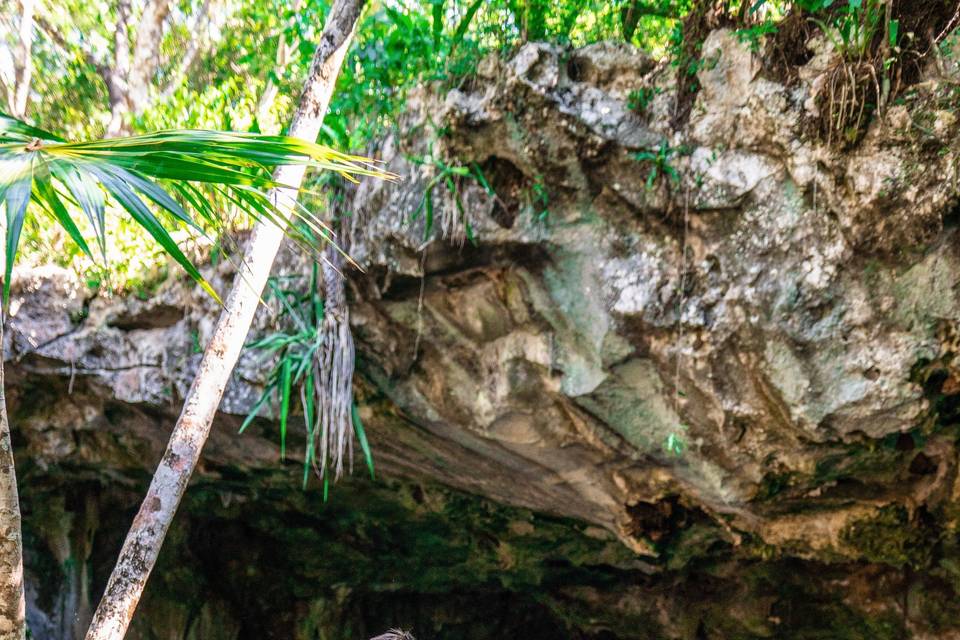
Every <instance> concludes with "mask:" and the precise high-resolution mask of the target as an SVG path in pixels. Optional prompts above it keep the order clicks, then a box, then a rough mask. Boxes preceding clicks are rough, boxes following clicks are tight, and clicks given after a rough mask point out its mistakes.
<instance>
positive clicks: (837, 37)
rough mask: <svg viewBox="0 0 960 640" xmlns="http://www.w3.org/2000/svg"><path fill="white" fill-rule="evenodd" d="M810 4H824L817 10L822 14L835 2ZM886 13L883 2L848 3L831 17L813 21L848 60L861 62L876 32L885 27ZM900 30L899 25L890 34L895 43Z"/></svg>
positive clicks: (857, 0)
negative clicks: (897, 31)
mask: <svg viewBox="0 0 960 640" xmlns="http://www.w3.org/2000/svg"><path fill="white" fill-rule="evenodd" d="M810 4H811V5H822V6H821V7H820V9H817V10H816V11H822V10H824V9H826V8H828V7H830V6H831V5H832V4H833V3H832V2H829V1H828V0H826V1H821V2H817V3H810ZM883 13H884V3H883V1H882V0H848V1H847V4H846V5H842V6H841V8H840V9H839V10H837V11H834V12H832V13H831V15H830V16H828V17H826V18H824V19H820V18H811V19H812V20H813V21H814V22H815V23H816V24H817V25H818V26H819V27H820V29H821V30H822V31H823V33H824V35H826V36H827V37H828V38H829V39H830V41H831V42H832V43H833V45H834V46H835V47H836V48H837V50H838V51H840V52H841V53H842V54H843V55H844V56H845V57H847V58H850V59H862V58H863V57H865V56H866V55H867V53H868V52H869V51H870V45H871V43H872V42H873V40H874V36H875V35H876V33H877V29H878V28H880V27H881V26H882V24H883V17H884V16H883ZM898 28H899V24H898V25H897V27H894V29H893V31H891V35H893V36H894V40H896V36H895V33H896V30H898Z"/></svg>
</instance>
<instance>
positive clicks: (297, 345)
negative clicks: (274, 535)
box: [240, 265, 374, 499]
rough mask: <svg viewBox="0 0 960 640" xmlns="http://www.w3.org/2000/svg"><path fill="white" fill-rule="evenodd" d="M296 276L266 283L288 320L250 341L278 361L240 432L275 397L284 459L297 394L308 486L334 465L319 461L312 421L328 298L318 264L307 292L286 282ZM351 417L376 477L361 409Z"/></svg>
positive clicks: (325, 482) (325, 484)
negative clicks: (322, 292) (318, 472)
mask: <svg viewBox="0 0 960 640" xmlns="http://www.w3.org/2000/svg"><path fill="white" fill-rule="evenodd" d="M295 279H299V278H297V277H288V278H270V280H269V281H268V283H267V287H268V293H267V295H266V299H267V300H268V301H269V300H273V301H276V302H277V303H278V304H279V305H280V313H279V316H278V320H279V321H280V322H281V323H285V324H286V325H287V328H286V329H282V330H278V331H275V332H273V333H270V334H267V335H265V336H263V337H262V338H259V339H257V340H254V341H252V342H250V343H248V344H247V348H249V349H257V350H259V351H261V352H262V354H263V357H264V358H267V357H270V358H275V359H276V364H275V365H274V367H273V369H272V370H271V371H270V374H269V375H268V376H267V380H266V384H265V386H264V390H263V393H262V394H261V395H260V398H259V399H258V400H257V402H256V403H254V405H253V408H252V409H251V410H250V413H249V414H248V415H247V417H246V419H245V420H244V421H243V424H242V425H241V427H240V433H243V432H244V431H245V430H246V428H247V427H248V426H250V423H252V422H253V420H254V418H256V417H257V415H258V414H259V413H260V410H261V408H263V406H264V405H265V404H267V403H268V402H269V401H270V399H271V398H274V400H275V402H276V403H277V406H278V420H279V425H280V459H281V460H283V459H285V458H286V453H287V428H288V424H289V421H290V416H291V409H292V408H293V405H294V404H296V401H297V398H299V405H300V410H301V412H302V415H303V421H304V425H305V427H306V434H307V442H306V447H305V449H304V460H303V486H304V488H306V486H307V482H308V481H309V479H310V469H311V468H318V469H319V468H320V467H321V466H322V467H323V468H324V469H325V470H326V469H329V468H330V465H320V464H319V462H320V461H317V460H315V459H314V456H315V446H314V444H315V443H314V442H313V433H314V430H313V424H314V421H315V419H316V417H317V408H316V400H315V395H314V393H313V390H314V387H315V385H317V384H319V378H318V375H317V371H316V363H317V357H318V352H319V350H320V348H321V346H322V338H323V336H322V335H321V331H320V326H321V321H322V320H323V310H324V302H323V298H322V297H321V296H320V293H319V290H318V268H317V266H316V265H314V267H313V271H312V273H311V276H310V282H309V286H308V287H307V291H306V292H305V293H303V292H301V291H299V290H298V288H297V287H293V286H288V285H291V284H295V283H293V282H290V281H291V280H295ZM351 417H352V423H353V431H354V434H355V435H356V437H357V441H358V442H359V443H360V449H361V451H363V456H364V461H365V462H366V465H367V469H368V470H369V471H370V476H371V477H373V475H374V467H373V454H372V452H371V450H370V444H369V442H368V441H367V436H366V432H365V431H364V428H363V422H362V421H361V420H360V414H359V413H358V412H357V408H356V406H355V405H354V406H353V408H352V416H351ZM321 480H322V481H323V494H324V499H326V497H327V495H328V491H329V477H328V475H327V474H326V473H324V474H323V475H322V476H321Z"/></svg>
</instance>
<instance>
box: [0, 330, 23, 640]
mask: <svg viewBox="0 0 960 640" xmlns="http://www.w3.org/2000/svg"><path fill="white" fill-rule="evenodd" d="M2 357H3V322H2V318H0V640H22V639H23V638H24V637H26V623H25V621H24V616H25V613H26V606H25V600H24V596H23V539H22V534H21V529H20V500H19V497H18V496H17V474H16V471H15V470H14V467H13V443H12V442H11V441H10V422H9V420H8V419H7V401H6V397H5V396H4V394H3V359H2Z"/></svg>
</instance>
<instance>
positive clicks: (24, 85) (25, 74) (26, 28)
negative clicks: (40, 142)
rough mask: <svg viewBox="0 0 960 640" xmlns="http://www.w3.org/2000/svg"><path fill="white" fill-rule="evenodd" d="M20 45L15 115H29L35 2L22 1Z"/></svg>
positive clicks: (14, 100) (14, 104) (14, 99)
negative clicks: (28, 103) (28, 104)
mask: <svg viewBox="0 0 960 640" xmlns="http://www.w3.org/2000/svg"><path fill="white" fill-rule="evenodd" d="M20 8H21V12H20V29H19V32H20V34H19V35H20V44H19V46H18V52H17V58H18V60H17V84H16V92H15V93H14V97H13V114H14V115H15V116H17V117H18V118H23V117H24V116H26V115H27V101H28V99H29V98H30V82H31V80H32V78H33V56H32V55H31V52H32V48H33V0H20Z"/></svg>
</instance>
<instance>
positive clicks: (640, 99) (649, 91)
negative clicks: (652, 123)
mask: <svg viewBox="0 0 960 640" xmlns="http://www.w3.org/2000/svg"><path fill="white" fill-rule="evenodd" d="M661 93H663V89H661V88H660V87H640V88H639V89H634V90H633V91H631V92H630V93H629V95H628V96H627V107H628V108H630V109H632V110H633V111H636V112H637V113H644V112H646V110H647V108H648V107H649V106H650V103H652V102H653V99H654V98H656V97H657V96H658V95H660V94H661Z"/></svg>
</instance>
